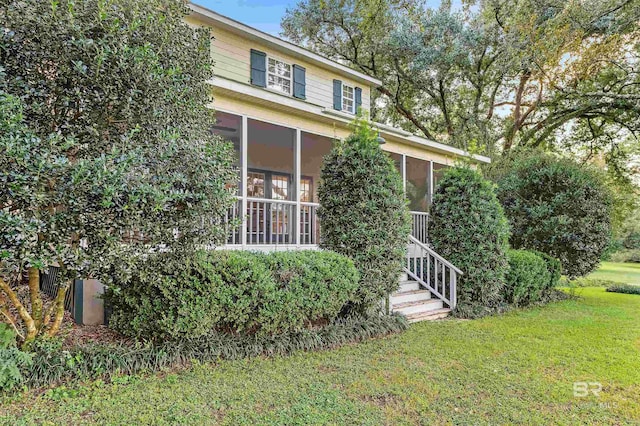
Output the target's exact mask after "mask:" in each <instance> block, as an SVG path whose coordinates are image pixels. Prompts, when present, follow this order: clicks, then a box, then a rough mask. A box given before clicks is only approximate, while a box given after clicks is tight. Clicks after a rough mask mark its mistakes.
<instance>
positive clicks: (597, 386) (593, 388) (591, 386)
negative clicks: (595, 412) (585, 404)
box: [573, 382, 602, 398]
mask: <svg viewBox="0 0 640 426" xmlns="http://www.w3.org/2000/svg"><path fill="white" fill-rule="evenodd" d="M600 392H602V384H601V383H598V382H574V383H573V396H575V397H576V398H584V397H586V396H589V395H594V396H596V397H598V396H600Z"/></svg>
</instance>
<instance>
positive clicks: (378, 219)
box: [318, 120, 411, 312]
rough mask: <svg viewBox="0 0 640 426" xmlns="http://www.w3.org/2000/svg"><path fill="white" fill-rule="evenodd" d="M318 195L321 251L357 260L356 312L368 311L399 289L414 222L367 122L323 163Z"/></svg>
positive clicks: (398, 182) (357, 126)
mask: <svg viewBox="0 0 640 426" xmlns="http://www.w3.org/2000/svg"><path fill="white" fill-rule="evenodd" d="M318 195H319V198H320V206H321V207H320V209H319V213H318V214H319V216H320V221H321V223H322V226H321V232H322V238H321V245H322V247H324V248H326V249H329V250H333V251H336V252H338V253H342V254H344V255H347V256H349V257H350V258H351V259H353V261H354V263H355V265H356V267H357V268H358V270H359V271H360V285H359V286H358V293H357V297H356V300H355V303H354V305H355V306H354V307H355V309H357V310H358V311H361V312H364V311H367V310H369V309H370V308H372V307H375V306H377V305H378V304H379V302H380V301H381V300H382V299H383V298H384V297H385V296H387V295H388V294H389V293H391V292H392V291H394V290H395V289H396V288H397V287H398V276H399V274H400V272H401V270H402V262H403V259H404V256H405V255H406V249H407V237H408V235H409V232H410V220H411V218H410V216H409V210H408V207H407V201H406V197H405V195H404V192H403V187H402V178H401V176H400V174H399V173H398V171H397V170H396V169H395V167H394V165H393V161H392V160H391V159H390V158H389V156H388V155H387V154H386V153H385V152H384V151H383V150H382V149H381V148H380V145H379V143H378V141H377V132H375V131H373V130H372V129H371V128H370V127H369V126H368V124H367V123H366V122H364V121H361V120H356V123H355V131H354V133H353V134H352V135H351V136H349V137H348V138H347V139H346V140H344V141H339V142H337V143H336V144H335V146H334V148H333V150H332V151H331V153H329V155H328V156H327V157H326V158H325V160H324V165H323V167H322V181H321V183H320V188H319V190H318Z"/></svg>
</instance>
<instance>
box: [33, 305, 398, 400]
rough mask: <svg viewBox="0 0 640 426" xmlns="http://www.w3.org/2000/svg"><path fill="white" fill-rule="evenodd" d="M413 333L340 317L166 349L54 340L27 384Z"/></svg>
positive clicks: (39, 349)
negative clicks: (67, 345)
mask: <svg viewBox="0 0 640 426" xmlns="http://www.w3.org/2000/svg"><path fill="white" fill-rule="evenodd" d="M406 329H407V323H406V320H405V319H404V318H403V317H400V316H395V315H387V316H372V317H366V318H365V317H357V316H351V317H347V318H338V319H334V320H332V321H330V322H329V323H328V324H325V325H323V326H322V327H319V328H314V329H305V330H299V331H288V332H285V333H281V334H277V335H273V336H267V335H259V336H254V335H252V336H249V335H242V334H241V335H230V334H226V333H216V332H212V331H211V330H209V333H207V334H206V335H203V336H199V337H198V338H192V339H183V340H180V341H177V342H170V343H167V344H162V345H152V344H149V343H147V344H143V343H136V344H134V345H133V346H132V345H125V344H84V345H81V346H77V347H75V348H72V349H71V350H68V351H60V348H59V344H58V345H56V344H55V342H49V343H46V344H44V345H42V344H39V343H38V344H36V345H35V347H34V355H33V357H34V362H33V364H32V365H31V367H27V366H25V367H23V374H24V376H25V379H26V384H27V385H28V386H29V387H32V388H39V387H43V386H49V385H51V384H55V383H60V382H65V381H72V380H89V379H96V378H99V377H112V380H116V379H117V376H118V375H121V374H136V373H141V372H150V371H158V370H162V369H165V368H175V367H179V366H182V365H185V364H186V363H188V362H189V361H191V360H198V361H200V362H207V361H218V360H220V359H242V358H248V357H259V356H265V355H266V356H283V355H288V354H291V353H292V352H295V351H316V350H322V349H330V348H335V347H338V346H342V345H344V344H347V343H355V342H360V341H363V340H366V339H370V338H374V337H379V336H384V335H387V334H392V333H398V332H401V331H404V330H406Z"/></svg>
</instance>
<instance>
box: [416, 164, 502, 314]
mask: <svg viewBox="0 0 640 426" xmlns="http://www.w3.org/2000/svg"><path fill="white" fill-rule="evenodd" d="M508 238H509V226H508V224H507V219H506V218H505V216H504V213H503V211H502V206H501V205H500V203H499V202H498V199H497V198H496V195H495V193H494V188H493V184H492V183H491V182H489V181H487V180H486V179H483V178H482V176H480V174H479V173H478V172H476V171H474V170H471V169H469V168H464V167H453V168H450V169H448V170H447V171H446V172H445V174H444V176H443V178H442V180H441V181H440V184H439V185H438V188H437V190H436V192H435V194H434V196H433V205H432V206H431V212H430V217H429V240H430V241H431V244H432V245H433V248H434V249H435V250H436V251H437V252H438V253H439V254H440V255H442V256H443V257H444V258H445V259H447V260H449V261H450V262H451V263H453V264H454V265H455V266H457V267H458V268H460V270H462V272H463V273H464V275H463V276H462V277H460V279H459V281H458V307H457V309H456V315H459V316H463V317H477V316H482V315H486V314H489V313H491V312H495V311H497V310H500V309H501V307H502V306H503V300H502V288H503V287H504V285H505V277H506V274H507V269H508V264H507V255H506V251H507V249H508Z"/></svg>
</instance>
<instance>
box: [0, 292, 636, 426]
mask: <svg viewBox="0 0 640 426" xmlns="http://www.w3.org/2000/svg"><path fill="white" fill-rule="evenodd" d="M576 291H577V294H578V295H579V296H580V297H581V299H579V300H570V301H564V302H560V303H556V304H551V305H548V306H546V307H542V308H534V309H528V310H522V311H517V312H513V313H510V314H507V315H504V316H495V317H489V318H485V319H481V320H474V321H461V320H447V321H441V322H436V323H429V322H427V323H419V324H416V325H414V326H412V327H411V328H410V330H409V331H408V332H406V333H404V334H402V335H398V336H393V337H390V338H385V339H380V340H376V341H370V342H367V343H364V344H360V345H353V346H348V347H345V348H342V349H338V350H333V351H326V352H318V353H299V354H296V355H294V356H291V357H288V358H276V359H254V360H248V361H237V362H226V361H225V362H220V363H219V364H217V365H195V366H194V367H193V368H192V369H190V370H188V371H181V372H170V373H166V374H162V375H159V376H150V377H124V378H119V379H118V380H116V383H113V384H104V383H101V382H96V383H92V384H88V385H84V386H75V387H74V386H71V387H68V388H66V389H65V388H63V389H60V388H59V389H57V390H55V391H49V392H48V393H45V394H44V395H40V396H30V397H28V398H27V400H26V401H23V402H21V403H16V402H11V401H7V400H5V401H2V404H1V406H0V407H1V408H0V422H1V423H3V424H12V425H15V424H34V423H38V424H42V423H44V424H47V423H48V422H51V420H52V419H55V423H57V424H83V423H93V422H96V423H101V424H149V423H153V424H216V423H222V424H230V425H238V424H288V425H291V424H450V423H452V424H489V423H490V424H504V423H520V424H637V423H638V422H640V401H639V399H638V395H640V297H638V296H633V295H622V294H612V293H605V291H604V288H580V289H577V290H576ZM581 382H586V383H587V384H586V385H583V384H580V383H581ZM575 383H578V384H576V385H575V386H576V389H577V390H578V394H580V393H581V390H583V387H584V386H587V387H588V389H589V396H584V397H580V396H574V384H575ZM588 383H591V385H589V384H588ZM596 383H598V384H596ZM600 385H601V387H602V388H601V391H600V392H599V394H598V396H596V395H594V394H593V392H591V390H596V391H597V389H598V388H599V386H600Z"/></svg>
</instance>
